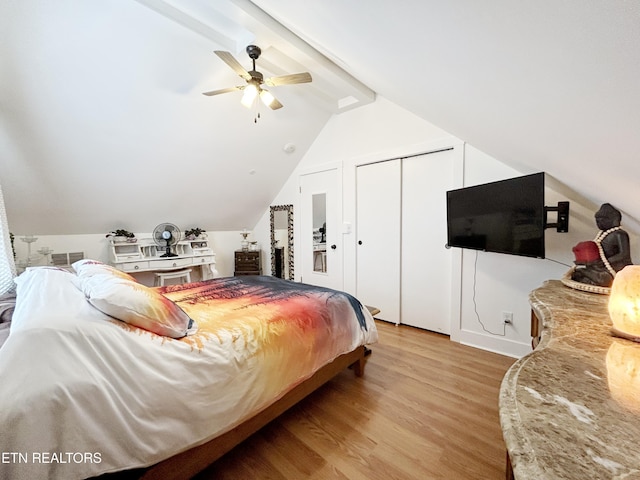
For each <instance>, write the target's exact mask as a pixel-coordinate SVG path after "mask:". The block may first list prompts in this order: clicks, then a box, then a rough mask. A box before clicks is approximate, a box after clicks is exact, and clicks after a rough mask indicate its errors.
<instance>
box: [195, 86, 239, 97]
mask: <svg viewBox="0 0 640 480" xmlns="http://www.w3.org/2000/svg"><path fill="white" fill-rule="evenodd" d="M242 88H243V87H229V88H221V89H220V90H212V91H210V92H203V93H202V94H203V95H207V96H208V97H211V96H213V95H220V94H221V93H227V92H235V91H237V90H242Z"/></svg>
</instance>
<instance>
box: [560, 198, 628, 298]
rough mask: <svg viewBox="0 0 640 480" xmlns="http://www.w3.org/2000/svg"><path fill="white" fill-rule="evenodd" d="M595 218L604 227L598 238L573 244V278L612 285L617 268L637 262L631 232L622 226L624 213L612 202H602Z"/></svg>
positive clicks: (602, 284)
mask: <svg viewBox="0 0 640 480" xmlns="http://www.w3.org/2000/svg"><path fill="white" fill-rule="evenodd" d="M595 219H596V225H597V227H598V228H599V229H600V231H599V232H598V234H597V235H596V238H595V239H594V240H593V241H588V242H581V243H579V244H578V245H576V246H575V247H573V252H574V255H575V265H576V268H575V270H574V272H573V274H572V275H571V279H572V280H575V281H576V282H580V283H586V284H589V285H598V286H601V287H610V286H611V284H612V283H613V277H615V275H616V272H618V271H620V270H622V269H623V268H624V267H626V266H627V265H631V264H632V263H633V262H632V261H631V252H630V248H629V235H628V234H627V232H625V231H624V230H623V229H622V227H620V222H621V220H622V214H621V213H620V211H619V210H618V209H616V208H615V207H613V206H612V205H611V204H609V203H604V204H602V205H601V206H600V209H599V210H598V211H597V212H596V214H595Z"/></svg>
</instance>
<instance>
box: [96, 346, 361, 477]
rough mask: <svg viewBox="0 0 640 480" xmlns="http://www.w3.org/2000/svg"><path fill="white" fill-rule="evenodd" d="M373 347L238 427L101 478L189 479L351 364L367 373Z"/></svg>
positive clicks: (335, 363)
mask: <svg viewBox="0 0 640 480" xmlns="http://www.w3.org/2000/svg"><path fill="white" fill-rule="evenodd" d="M370 353H371V350H369V349H368V348H366V347H364V346H360V347H358V348H356V349H355V350H353V351H351V352H349V353H345V354H343V355H340V356H339V357H338V358H336V359H335V360H334V361H333V362H331V363H329V364H327V365H325V366H324V367H322V368H321V369H320V370H318V371H317V372H316V373H315V374H313V376H311V377H310V378H308V379H307V380H305V381H304V382H302V383H300V384H298V385H297V386H296V387H294V388H293V389H292V390H290V391H289V392H288V393H286V394H285V395H284V396H283V397H281V398H280V399H278V400H277V401H275V402H274V403H272V404H271V405H269V406H268V407H266V408H265V409H263V410H261V411H260V412H258V413H257V414H256V415H255V416H253V417H251V418H249V419H248V420H246V421H244V422H243V423H241V424H240V425H238V426H237V427H235V428H233V429H232V430H229V431H228V432H226V433H224V434H222V435H220V436H219V437H216V438H214V439H212V440H209V441H208V442H206V443H204V444H202V445H199V446H197V447H193V448H191V449H189V450H187V451H185V452H182V453H179V454H177V455H174V456H173V457H170V458H167V459H166V460H163V461H161V462H160V463H157V464H155V465H153V466H151V467H148V468H146V469H136V470H129V471H123V472H115V473H112V474H105V475H101V476H99V477H96V478H99V479H104V480H107V479H109V480H116V479H118V480H119V479H127V480H129V479H140V480H152V479H159V478H161V479H163V480H186V479H189V478H191V477H193V476H194V475H196V474H197V473H199V472H201V471H202V470H204V469H205V468H206V467H208V466H209V465H211V464H212V463H213V462H215V461H216V460H217V459H219V458H220V457H222V456H223V455H224V454H225V453H227V452H228V451H229V450H231V449H232V448H233V447H235V446H236V445H238V444H240V443H241V442H242V441H243V440H245V439H247V438H248V437H250V436H251V435H253V434H254V433H255V432H257V431H258V430H260V429H261V428H262V427H264V426H265V425H266V424H267V423H269V422H270V421H271V420H273V419H275V418H276V417H278V416H279V415H281V414H282V413H284V412H285V411H286V410H288V409H289V408H291V407H292V406H293V405H295V404H296V403H298V402H300V401H301V400H302V399H303V398H305V397H306V396H307V395H309V394H310V393H312V392H313V391H315V390H317V389H318V388H320V387H321V386H322V385H324V384H325V383H326V382H328V381H329V380H331V379H332V378H333V377H335V376H336V375H337V374H338V373H340V372H341V371H343V370H344V369H346V368H347V367H350V368H353V371H354V373H355V375H356V376H358V377H361V376H362V375H363V374H364V365H365V362H366V358H367V356H368V355H369V354H370Z"/></svg>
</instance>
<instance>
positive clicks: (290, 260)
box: [269, 205, 294, 280]
mask: <svg viewBox="0 0 640 480" xmlns="http://www.w3.org/2000/svg"><path fill="white" fill-rule="evenodd" d="M280 211H284V212H287V251H288V254H287V258H286V262H287V267H288V272H289V276H288V278H287V277H286V276H285V280H293V279H294V275H293V205H271V208H270V212H269V221H270V223H271V227H270V230H271V275H274V274H275V271H276V237H275V213H276V212H280Z"/></svg>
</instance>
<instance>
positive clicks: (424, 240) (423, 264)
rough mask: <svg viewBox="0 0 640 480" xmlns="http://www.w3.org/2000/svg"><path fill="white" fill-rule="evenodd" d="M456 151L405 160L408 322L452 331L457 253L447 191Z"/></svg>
mask: <svg viewBox="0 0 640 480" xmlns="http://www.w3.org/2000/svg"><path fill="white" fill-rule="evenodd" d="M454 158H455V157H454V153H453V150H448V151H443V152H437V153H429V154H425V155H420V156H417V157H411V158H405V159H403V161H402V302H401V309H402V323H403V324H406V325H412V326H414V327H419V328H424V329H427V330H431V331H434V332H439V333H444V334H447V335H448V334H450V333H451V325H450V322H451V270H452V254H451V251H450V250H447V249H445V244H446V242H447V208H446V191H447V190H450V189H452V188H454Z"/></svg>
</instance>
